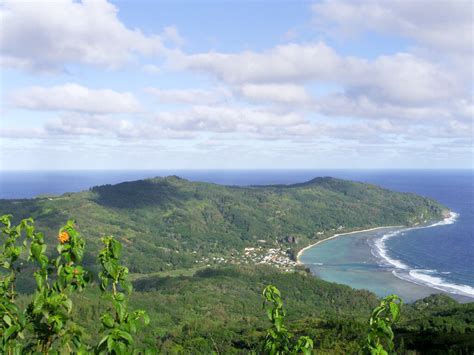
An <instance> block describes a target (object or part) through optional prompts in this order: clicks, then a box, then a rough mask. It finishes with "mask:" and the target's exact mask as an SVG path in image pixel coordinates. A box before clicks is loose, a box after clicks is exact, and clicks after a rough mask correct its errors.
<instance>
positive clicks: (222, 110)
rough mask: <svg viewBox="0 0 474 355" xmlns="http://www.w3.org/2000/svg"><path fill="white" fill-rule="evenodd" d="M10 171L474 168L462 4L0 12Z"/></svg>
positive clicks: (0, 7)
mask: <svg viewBox="0 0 474 355" xmlns="http://www.w3.org/2000/svg"><path fill="white" fill-rule="evenodd" d="M0 16H1V18H0V20H1V21H0V23H1V25H0V26H1V30H2V31H1V34H0V36H1V41H0V49H1V62H0V64H1V85H0V89H1V92H0V95H1V108H0V109H1V111H0V113H1V125H0V128H1V132H0V154H1V156H0V158H1V159H0V168H2V169H167V168H170V169H177V168H186V169H190V168H197V169H199V168H200V169H207V168H219V169H226V168H229V169H231V168H233V169H238V168H351V169H353V168H472V166H473V144H472V143H473V125H472V124H473V123H472V122H473V121H472V118H473V102H472V96H473V95H472V93H473V86H472V78H473V69H472V59H473V58H472V57H473V56H472V55H473V47H472V46H473V37H472V30H473V28H472V26H473V25H472V23H473V22H472V5H471V3H470V2H469V1H455V2H452V1H447V0H446V1H437V2H434V3H433V2H430V6H426V1H423V0H419V1H410V2H408V1H376V0H374V1H370V2H354V1H349V0H336V1H316V2H296V1H295V2H289V1H288V2H281V1H260V2H251V1H243V2H228V1H225V2H221V1H219V2H218V1H206V2H200V1H193V2H191V1H176V2H171V1H167V2H161V1H114V2H107V1H104V0H93V1H92V0H89V1H82V2H81V1H66V0H53V1H48V2H39V1H37V2H25V1H11V0H4V1H2V2H0Z"/></svg>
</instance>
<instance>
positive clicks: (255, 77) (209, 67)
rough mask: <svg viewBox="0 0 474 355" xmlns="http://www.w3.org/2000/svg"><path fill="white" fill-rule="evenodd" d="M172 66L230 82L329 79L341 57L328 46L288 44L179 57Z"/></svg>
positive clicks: (319, 44)
mask: <svg viewBox="0 0 474 355" xmlns="http://www.w3.org/2000/svg"><path fill="white" fill-rule="evenodd" d="M170 65H172V66H175V67H178V68H182V69H190V70H195V71H202V72H208V73H211V74H214V75H216V76H217V77H218V78H220V79H221V80H223V81H225V82H228V83H234V84H238V83H249V82H252V83H268V82H293V81H307V80H308V79H328V78H330V77H332V76H334V72H335V71H337V69H338V68H339V66H340V58H339V56H338V55H337V54H336V53H335V52H334V51H333V50H332V49H331V48H330V47H329V46H327V45H326V44H325V43H322V42H319V43H315V44H309V45H300V44H286V45H280V46H276V47H274V48H272V49H270V50H267V51H264V52H262V53H257V52H251V51H245V52H242V53H236V54H224V53H218V52H209V53H200V54H193V55H183V54H182V55H175V56H173V57H171V62H170Z"/></svg>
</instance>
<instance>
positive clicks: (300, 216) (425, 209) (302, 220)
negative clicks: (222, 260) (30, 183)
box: [0, 177, 445, 273]
mask: <svg viewBox="0 0 474 355" xmlns="http://www.w3.org/2000/svg"><path fill="white" fill-rule="evenodd" d="M444 210H445V209H444V208H443V207H442V206H441V205H439V204H438V203H436V202H434V201H432V200H429V199H426V198H423V197H419V196H416V195H413V194H404V193H397V192H391V191H388V190H385V189H382V188H379V187H377V186H374V185H368V184H362V183H355V182H350V181H345V180H338V179H333V178H317V179H314V180H311V181H309V182H307V183H303V184H296V185H277V186H259V187H229V186H220V185H216V184H208V183H197V182H190V181H187V180H184V179H180V178H178V177H168V178H155V179H149V180H141V181H134V182H126V183H121V184H118V185H105V186H99V187H94V188H92V189H91V190H90V191H86V192H81V193H75V194H65V195H63V196H60V197H53V198H37V199H32V200H0V214H1V213H14V215H15V216H17V217H19V218H20V219H21V218H24V217H27V216H30V215H31V216H32V217H33V218H35V220H36V223H37V225H38V226H40V227H41V228H43V229H44V230H45V231H46V232H47V233H46V234H47V235H48V234H51V233H53V232H54V231H55V230H57V229H58V228H59V227H60V223H61V221H63V220H65V219H68V218H71V217H74V219H75V220H76V224H77V225H78V226H79V227H80V228H81V230H82V232H83V234H84V235H86V236H87V242H88V245H89V248H88V249H89V250H98V249H99V248H100V237H102V236H104V235H109V234H113V235H115V236H116V237H117V239H118V240H119V241H121V242H122V243H123V244H124V246H125V248H124V261H125V262H126V264H127V266H128V267H129V268H130V270H131V272H134V273H137V272H138V273H147V272H153V271H163V270H170V269H176V268H188V267H191V266H196V265H197V264H196V261H197V260H202V258H208V257H212V256H219V257H220V256H224V257H228V256H229V255H231V254H232V253H234V252H235V251H242V250H243V249H244V248H245V247H254V246H257V245H259V240H263V241H264V242H265V243H264V244H263V245H265V246H267V247H269V248H271V247H274V246H276V245H278V244H282V246H283V247H285V248H286V247H289V248H292V252H293V253H294V252H295V251H297V250H299V249H300V248H302V247H303V246H305V245H308V244H309V243H311V242H315V241H316V240H318V239H322V238H325V237H328V236H330V235H332V234H334V233H335V231H336V230H338V231H350V230H354V229H358V228H368V227H377V226H383V225H410V224H414V223H419V222H423V221H425V220H431V219H439V218H441V214H442V212H443V211H444ZM318 232H319V233H322V234H317V233H318ZM287 236H291V237H292V238H289V239H288V238H287ZM287 240H294V241H295V242H292V243H290V242H288V241H287ZM260 245H262V244H261V243H260ZM84 263H85V264H86V265H92V264H94V257H93V256H91V255H90V254H89V255H86V256H85V259H84ZM203 265H206V263H203Z"/></svg>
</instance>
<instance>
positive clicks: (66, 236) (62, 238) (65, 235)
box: [58, 232, 69, 244]
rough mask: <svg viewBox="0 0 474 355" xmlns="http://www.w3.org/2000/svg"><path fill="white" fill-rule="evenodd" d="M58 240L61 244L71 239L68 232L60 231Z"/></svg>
mask: <svg viewBox="0 0 474 355" xmlns="http://www.w3.org/2000/svg"><path fill="white" fill-rule="evenodd" d="M58 240H59V242H60V243H61V244H64V243H67V242H68V241H69V234H68V233H67V232H61V233H59V235H58Z"/></svg>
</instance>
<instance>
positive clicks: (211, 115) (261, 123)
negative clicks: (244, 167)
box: [154, 106, 306, 133]
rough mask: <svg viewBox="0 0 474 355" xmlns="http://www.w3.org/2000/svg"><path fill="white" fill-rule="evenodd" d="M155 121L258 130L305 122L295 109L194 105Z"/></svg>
mask: <svg viewBox="0 0 474 355" xmlns="http://www.w3.org/2000/svg"><path fill="white" fill-rule="evenodd" d="M154 122H155V123H156V124H158V125H161V126H165V127H168V128H171V129H174V130H184V131H208V132H227V133H235V132H257V131H259V130H261V129H264V128H265V127H280V128H283V127H290V126H297V125H300V124H305V123H306V120H305V119H304V118H303V117H302V116H301V115H300V114H298V113H295V112H277V111H273V110H270V109H266V108H255V107H239V106H194V107H192V108H191V109H188V110H181V111H177V112H161V113H158V114H157V115H156V116H155V118H154Z"/></svg>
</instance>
